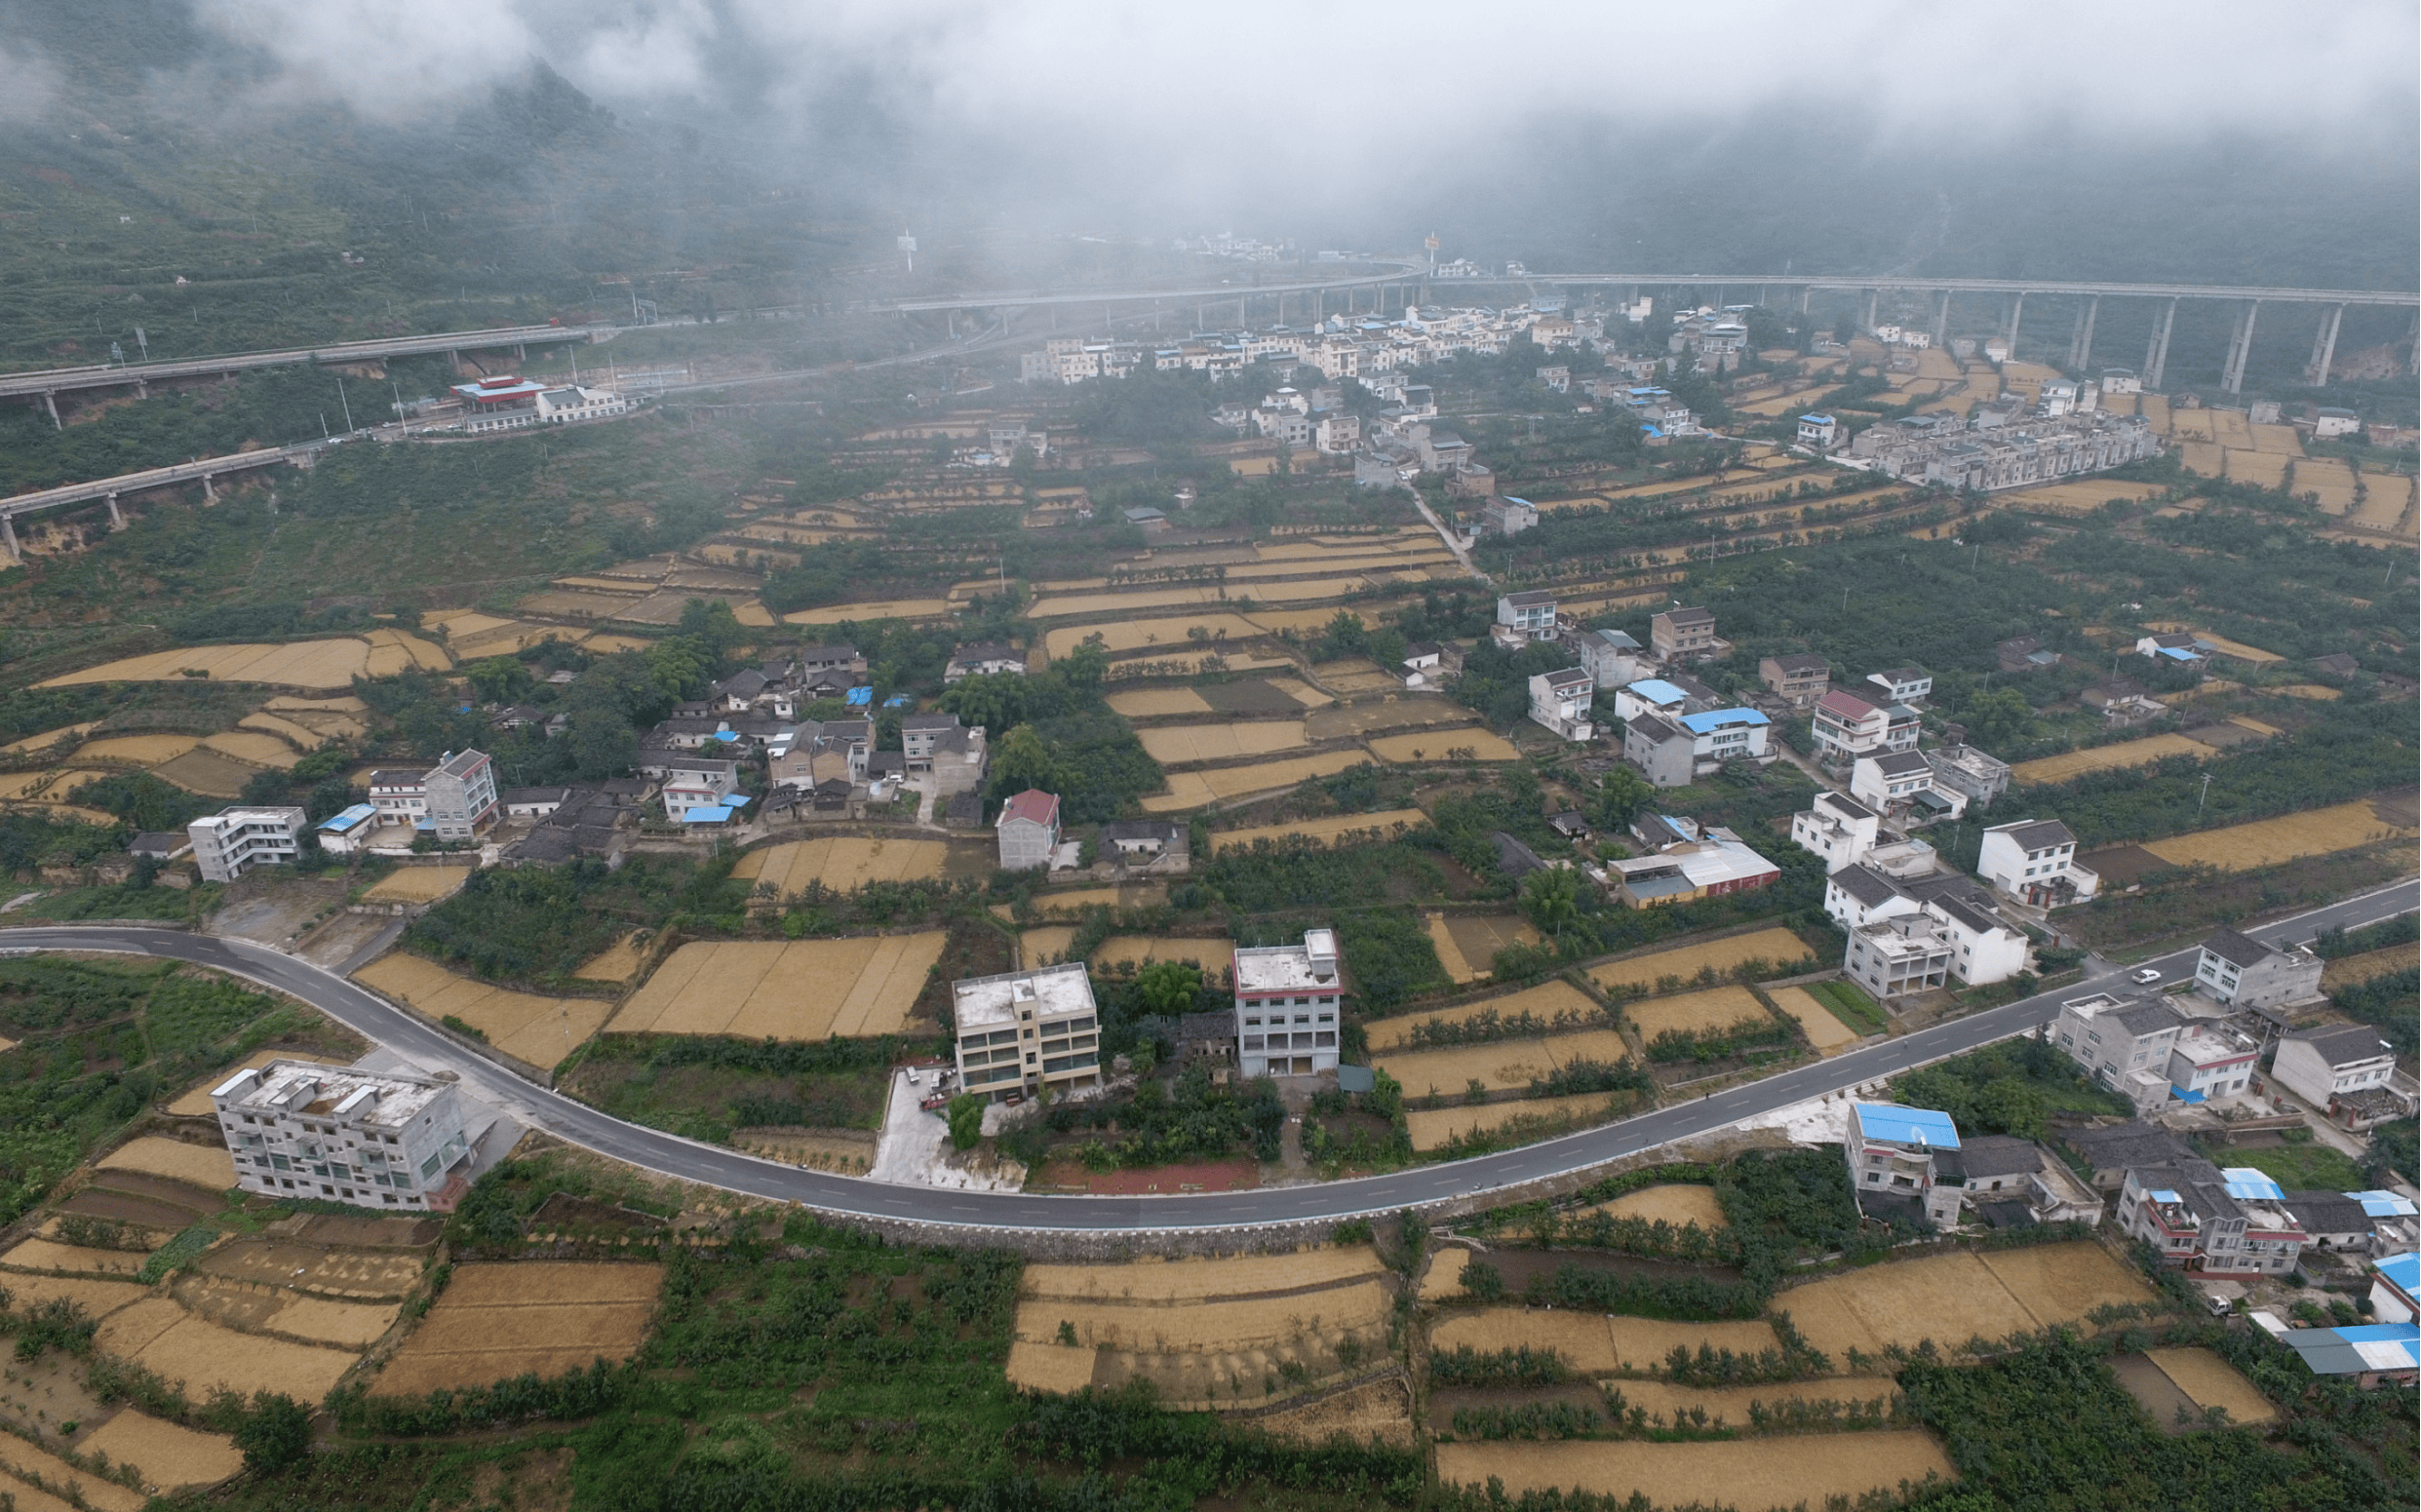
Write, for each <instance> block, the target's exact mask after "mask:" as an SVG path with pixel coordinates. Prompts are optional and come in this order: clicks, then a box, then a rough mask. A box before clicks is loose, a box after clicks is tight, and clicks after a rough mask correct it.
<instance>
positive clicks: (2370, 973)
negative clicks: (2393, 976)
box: [2321, 945, 2413, 992]
mask: <svg viewBox="0 0 2421 1512" xmlns="http://www.w3.org/2000/svg"><path fill="white" fill-rule="evenodd" d="M2412 958H2413V950H2412V947H2411V946H2408V945H2391V946H2389V947H2388V948H2387V949H2386V950H2364V951H2363V952H2362V954H2360V955H2340V956H2338V957H2337V958H2336V959H2335V960H2332V961H2330V962H2329V963H2328V964H2327V965H2325V966H2323V967H2322V968H2321V990H2322V991H2323V992H2334V991H2335V990H2336V989H2339V988H2341V987H2344V986H2346V985H2347V984H2349V983H2354V982H2367V981H2369V980H2370V979H2371V978H2373V977H2384V976H2386V975H2387V974H2388V973H2389V972H2392V971H2401V970H2403V969H2404V968H2405V967H2407V966H2409V965H2411V964H2412Z"/></svg>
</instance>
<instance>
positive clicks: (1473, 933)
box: [1425, 913, 1539, 984]
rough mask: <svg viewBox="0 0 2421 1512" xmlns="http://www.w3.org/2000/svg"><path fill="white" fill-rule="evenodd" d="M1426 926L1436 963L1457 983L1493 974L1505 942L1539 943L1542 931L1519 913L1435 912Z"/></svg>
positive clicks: (1511, 943)
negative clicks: (1435, 949) (1532, 925)
mask: <svg viewBox="0 0 2421 1512" xmlns="http://www.w3.org/2000/svg"><path fill="white" fill-rule="evenodd" d="M1425 927H1426V928H1427V929H1428V932H1429V943H1430V944H1431V945H1433V946H1435V947H1436V948H1437V963H1438V964H1439V965H1441V966H1443V967H1445V968H1446V975H1447V977H1448V979H1450V980H1451V981H1453V982H1455V983H1457V984H1462V983H1465V982H1476V981H1478V980H1479V979H1480V978H1482V977H1487V976H1494V975H1495V974H1496V959H1497V952H1498V951H1499V950H1503V949H1504V948H1505V947H1506V946H1509V945H1537V944H1538V943H1539V932H1538V931H1537V930H1535V929H1533V928H1531V927H1530V923H1529V921H1528V920H1527V919H1524V918H1523V917H1522V916H1521V915H1520V914H1518V913H1457V914H1453V915H1451V916H1449V915H1447V914H1444V913H1432V914H1430V915H1429V916H1428V918H1427V919H1426V921H1425Z"/></svg>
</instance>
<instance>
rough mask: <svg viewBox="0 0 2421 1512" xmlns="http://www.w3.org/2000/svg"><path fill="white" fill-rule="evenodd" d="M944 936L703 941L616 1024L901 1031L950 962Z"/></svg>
mask: <svg viewBox="0 0 2421 1512" xmlns="http://www.w3.org/2000/svg"><path fill="white" fill-rule="evenodd" d="M942 940H943V932H942V931H941V930H938V929H933V930H926V931H924V932H922V933H919V934H913V935H881V936H859V937H857V938H854V939H847V940H793V941H722V942H714V941H700V942H696V943H693V944H689V945H684V946H683V947H682V948H681V949H679V950H675V951H674V952H673V954H672V956H671V958H670V959H668V960H666V961H665V962H664V963H663V964H662V965H660V966H658V967H657V968H656V971H655V975H654V976H652V977H649V978H648V979H647V981H646V983H645V984H644V985H643V986H642V987H641V988H640V989H639V990H638V991H636V992H634V993H632V994H631V997H630V1000H629V1001H628V1002H626V1003H625V1004H623V1007H622V1011H621V1012H620V1013H618V1014H616V1015H614V1018H613V1028H614V1030H615V1032H617V1033H623V1034H738V1035H742V1036H745V1037H747V1038H750V1039H763V1038H773V1039H822V1038H824V1037H825V1036H827V1035H830V1034H840V1035H845V1036H857V1035H866V1034H891V1033H897V1032H898V1031H899V1030H900V1029H901V1028H902V1027H905V1026H906V1025H907V1023H908V1014H909V1010H910V1009H912V1008H914V1007H915V1006H916V1002H917V994H918V993H919V992H921V991H923V990H924V984H925V980H926V978H927V977H928V976H929V975H930V973H931V971H932V969H933V965H934V963H935V962H937V961H939V960H940V959H941V957H942Z"/></svg>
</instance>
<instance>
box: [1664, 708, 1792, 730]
mask: <svg viewBox="0 0 2421 1512" xmlns="http://www.w3.org/2000/svg"><path fill="white" fill-rule="evenodd" d="M1773 722H1774V721H1773V720H1772V719H1769V718H1767V717H1765V716H1764V715H1761V714H1759V713H1758V712H1757V711H1756V710H1754V709H1715V710H1710V711H1709V712H1707V713H1705V714H1685V715H1683V716H1682V717H1681V724H1682V728H1684V729H1686V730H1688V731H1689V732H1690V733H1691V734H1693V735H1704V734H1707V733H1709V732H1710V731H1714V730H1719V729H1722V728H1723V727H1724V726H1725V725H1727V724H1772V723H1773Z"/></svg>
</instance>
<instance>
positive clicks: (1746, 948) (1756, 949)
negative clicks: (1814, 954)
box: [1588, 928, 1809, 992]
mask: <svg viewBox="0 0 2421 1512" xmlns="http://www.w3.org/2000/svg"><path fill="white" fill-rule="evenodd" d="M1808 956H1809V951H1808V947H1807V943H1806V942H1805V941H1803V940H1801V939H1800V938H1799V937H1798V936H1797V935H1794V934H1792V933H1791V932H1790V931H1789V930H1787V929H1778V928H1777V929H1760V930H1756V931H1754V932H1752V933H1749V934H1744V935H1727V936H1725V937H1724V938H1723V939H1721V940H1709V941H1707V942H1705V943H1704V944H1702V945H1685V946H1681V947H1678V948H1676V949H1674V950H1657V951H1654V952H1652V953H1650V954H1647V955H1634V956H1632V957H1630V958H1629V959H1628V960H1619V961H1609V962H1608V963H1606V964H1605V965H1603V966H1598V967H1594V968H1592V969H1591V970H1590V972H1589V974H1588V975H1589V980H1590V981H1592V982H1594V983H1596V984H1597V985H1598V986H1599V987H1601V988H1605V989H1608V990H1610V991H1624V992H1644V991H1650V990H1653V989H1655V987H1656V985H1657V983H1658V982H1660V981H1661V980H1662V979H1664V978H1666V977H1679V978H1680V979H1681V980H1682V981H1684V982H1688V981H1690V980H1691V979H1692V978H1694V977H1696V976H1697V975H1698V974H1699V972H1701V971H1703V970H1705V969H1706V968H1707V967H1709V966H1712V967H1714V968H1715V970H1716V972H1717V973H1719V974H1720V973H1722V972H1727V971H1730V970H1732V969H1733V968H1734V967H1736V966H1738V965H1739V964H1741V963H1742V962H1743V961H1754V960H1764V961H1772V962H1774V963H1775V964H1776V965H1780V964H1782V963H1784V962H1786V961H1795V960H1805V959H1807V958H1808Z"/></svg>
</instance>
